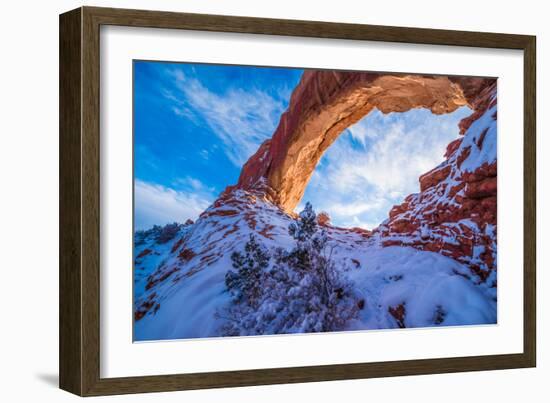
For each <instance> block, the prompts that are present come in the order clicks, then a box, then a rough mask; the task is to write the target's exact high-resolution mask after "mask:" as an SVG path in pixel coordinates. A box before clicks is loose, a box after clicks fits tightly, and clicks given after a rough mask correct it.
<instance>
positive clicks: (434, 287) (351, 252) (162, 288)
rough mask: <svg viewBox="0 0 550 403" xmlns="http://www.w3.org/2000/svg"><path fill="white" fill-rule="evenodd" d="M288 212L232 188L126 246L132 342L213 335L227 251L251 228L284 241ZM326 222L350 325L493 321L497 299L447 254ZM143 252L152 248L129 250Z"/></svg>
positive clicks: (265, 238) (225, 299) (223, 296)
mask: <svg viewBox="0 0 550 403" xmlns="http://www.w3.org/2000/svg"><path fill="white" fill-rule="evenodd" d="M293 219H294V218H293V217H290V216H289V215H287V214H285V213H284V212H283V211H282V210H280V209H279V208H278V207H276V206H274V205H273V204H271V203H270V202H268V201H266V200H263V199H262V198H260V197H258V196H257V195H255V194H252V193H249V192H245V191H242V190H234V191H232V192H230V193H228V194H225V195H224V196H223V197H222V199H220V200H218V202H216V203H215V204H214V205H213V206H211V207H210V208H209V209H208V210H206V211H205V212H204V213H203V214H202V216H201V217H200V218H199V219H198V220H197V221H196V222H195V223H194V224H189V225H184V226H180V227H179V229H178V232H177V233H176V234H175V236H174V237H173V238H172V239H171V240H170V241H168V242H166V243H163V244H158V243H157V242H156V241H155V237H157V236H158V231H157V232H156V233H154V232H152V233H150V234H148V236H146V237H145V239H144V240H143V241H142V243H141V244H140V245H139V246H137V247H136V251H135V254H136V269H135V270H136V276H135V311H136V317H135V319H136V321H135V338H136V340H138V341H139V340H158V339H179V338H195V337H212V336H219V335H220V334H219V331H220V326H221V325H222V324H223V320H221V319H219V318H217V317H216V315H215V314H216V312H217V311H218V310H220V309H222V308H223V307H224V306H226V304H228V303H229V302H230V297H229V294H228V292H227V290H226V286H225V281H224V279H225V274H226V272H227V270H228V269H229V268H230V267H231V261H230V258H229V256H230V254H231V251H233V250H241V249H242V245H243V244H244V243H245V242H246V240H247V239H248V237H249V234H250V233H254V234H256V235H257V237H258V239H259V241H260V242H262V243H263V244H264V245H265V246H266V247H267V248H270V249H274V248H275V247H277V246H283V247H285V246H286V247H287V248H290V246H291V244H292V238H291V237H290V236H289V234H288V230H287V229H288V225H289V224H290V223H291V222H292V221H293ZM325 230H326V231H327V233H328V236H329V239H330V241H329V243H330V246H332V247H334V259H335V260H336V261H337V266H338V268H339V270H341V271H342V273H343V274H344V275H345V276H347V277H348V278H349V279H350V280H351V281H352V282H353V283H354V285H355V287H356V291H357V295H358V299H363V300H364V301H365V304H364V307H363V309H362V310H361V311H360V314H359V317H358V319H357V320H354V321H353V322H352V323H350V324H349V329H350V330H354V329H378V328H392V327H400V326H401V327H403V326H404V327H418V326H434V325H457V324H477V323H495V321H496V303H495V301H494V299H493V298H492V297H491V295H490V293H487V288H486V286H485V285H484V284H481V285H476V282H475V281H473V280H472V279H471V272H470V270H469V269H468V267H466V266H465V265H463V264H460V263H459V262H457V261H456V260H453V259H451V258H448V257H445V256H442V255H440V254H438V253H434V252H427V251H419V250H417V249H414V248H412V247H396V246H393V247H383V246H382V245H381V242H380V240H379V239H377V238H376V237H372V236H370V235H369V234H368V233H366V232H357V231H354V230H350V229H342V228H335V227H330V226H327V227H325ZM144 250H150V251H151V252H148V253H147V254H146V255H145V256H142V257H140V258H138V256H140V255H143V251H144ZM400 306H401V307H402V308H400ZM400 309H402V310H404V314H403V315H402V316H403V318H402V320H401V319H400V315H399V313H398V312H399V310H400ZM392 311H393V314H392Z"/></svg>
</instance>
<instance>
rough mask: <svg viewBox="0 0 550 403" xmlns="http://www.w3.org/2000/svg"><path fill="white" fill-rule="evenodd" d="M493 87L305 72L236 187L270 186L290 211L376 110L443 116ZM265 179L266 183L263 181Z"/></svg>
mask: <svg viewBox="0 0 550 403" xmlns="http://www.w3.org/2000/svg"><path fill="white" fill-rule="evenodd" d="M493 82H494V80H492V79H485V78H455V77H447V76H433V75H432V76H428V75H410V74H407V75H397V74H387V73H360V72H338V71H306V72H305V73H304V74H303V76H302V78H301V80H300V83H299V84H298V85H297V86H296V88H295V89H294V91H293V93H292V96H291V99H290V103H289V107H288V109H287V111H286V112H285V113H284V114H283V115H282V116H281V119H280V122H279V125H278V127H277V129H276V130H275V133H274V134H273V136H272V138H271V139H269V140H267V141H265V142H264V143H263V144H262V145H261V146H260V148H259V149H258V151H257V152H256V153H255V154H254V155H253V156H252V157H251V158H250V159H249V160H248V161H247V162H246V163H245V165H244V166H243V169H242V171H241V175H240V177H239V181H238V184H237V187H238V188H242V189H247V190H251V189H254V188H255V187H257V186H258V185H259V184H260V183H264V182H266V183H265V184H267V185H268V186H267V188H268V189H269V196H270V198H271V200H272V201H273V202H274V203H276V204H278V205H279V206H281V207H282V208H283V209H284V210H286V211H292V210H293V209H294V208H295V207H296V205H297V204H298V203H299V201H300V200H301V198H302V196H303V194H304V191H305V188H306V186H307V183H308V182H309V179H310V177H311V175H312V173H313V171H314V169H315V167H316V165H317V163H318V162H319V160H320V158H321V156H322V155H323V153H324V152H325V151H326V150H327V148H328V147H329V146H330V145H331V144H332V143H333V142H334V141H335V140H336V138H337V137H338V136H339V135H340V134H341V133H342V132H343V131H344V130H345V129H346V128H347V127H349V126H350V125H352V124H354V123H356V122H357V121H359V120H360V119H361V118H363V117H364V116H366V115H367V114H368V113H370V112H371V111H372V110H373V109H374V108H378V109H379V110H380V111H382V112H383V113H389V112H405V111H408V110H410V109H413V108H427V109H430V110H431V111H432V112H433V113H436V114H443V113H449V112H452V111H454V110H456V109H457V108H458V107H460V106H463V105H470V106H474V105H475V100H476V97H477V96H478V95H479V94H480V93H481V92H482V91H483V89H484V88H486V87H487V86H489V85H491V84H492V83H493ZM262 178H265V179H263V180H262Z"/></svg>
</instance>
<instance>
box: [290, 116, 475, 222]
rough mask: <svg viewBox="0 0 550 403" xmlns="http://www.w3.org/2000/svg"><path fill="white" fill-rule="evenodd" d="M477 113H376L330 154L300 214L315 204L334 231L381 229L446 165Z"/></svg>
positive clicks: (315, 174) (324, 158)
mask: <svg viewBox="0 0 550 403" xmlns="http://www.w3.org/2000/svg"><path fill="white" fill-rule="evenodd" d="M471 113H472V111H471V109H470V108H469V107H468V106H462V107H460V108H458V109H457V110H455V111H453V112H450V113H448V114H442V115H437V114H433V113H432V112H431V111H430V110H428V109H412V110H409V111H406V112H392V113H388V114H383V113H382V112H380V111H378V110H373V111H372V112H371V113H369V114H368V115H366V116H364V117H363V118H362V119H361V120H359V121H358V122H357V123H355V124H353V125H351V126H350V127H348V128H347V129H345V130H344V131H343V132H342V133H341V134H340V135H339V136H338V138H337V139H336V140H335V141H334V143H333V144H332V145H331V146H330V147H329V148H328V149H327V150H326V151H325V152H324V154H323V155H322V156H321V158H320V160H319V162H318V164H317V166H316V167H315V169H314V171H313V173H312V175H311V178H310V180H309V182H308V183H307V184H306V187H305V190H304V195H303V197H302V199H301V201H300V202H299V204H298V205H297V206H296V207H295V209H294V211H295V212H299V211H300V210H301V209H302V208H303V206H304V204H305V203H306V202H310V203H312V205H313V206H314V208H315V209H316V211H317V212H323V213H324V214H323V217H324V219H325V220H326V222H330V223H331V225H333V226H337V227H345V228H351V227H359V228H362V229H367V230H372V229H374V228H376V227H378V225H379V224H381V223H382V222H383V221H384V220H385V219H387V217H388V212H389V211H390V209H391V208H392V207H393V206H394V205H397V204H401V203H402V202H403V200H404V199H405V197H406V196H408V195H409V194H412V193H417V192H419V190H420V185H419V177H420V176H421V175H422V174H424V173H426V172H428V171H429V170H431V169H432V168H434V167H436V166H437V165H439V164H440V163H442V162H443V161H444V158H445V157H444V154H445V151H446V148H447V146H448V144H449V143H451V142H452V141H453V140H456V139H457V138H459V137H460V134H459V128H458V124H459V122H460V121H461V120H462V119H464V118H465V117H467V116H468V115H470V114H471Z"/></svg>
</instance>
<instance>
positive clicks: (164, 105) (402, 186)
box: [134, 61, 469, 229]
mask: <svg viewBox="0 0 550 403" xmlns="http://www.w3.org/2000/svg"><path fill="white" fill-rule="evenodd" d="M301 74H302V70H299V69H288V68H264V67H242V66H221V65H204V64H184V63H159V62H144V61H136V62H134V136H135V139H134V152H135V154H134V169H135V183H134V184H135V227H136V229H145V228H149V227H151V226H152V225H154V224H159V225H162V224H166V223H168V222H173V221H178V222H184V221H185V220H186V219H187V218H192V219H195V218H197V216H198V215H199V214H200V213H201V212H202V211H203V210H204V209H205V208H207V207H208V205H209V204H210V203H211V202H212V201H214V200H215V199H216V197H217V195H218V194H219V193H220V192H221V191H223V189H225V187H226V186H228V185H232V184H235V183H236V181H237V179H238V177H239V173H240V169H241V166H242V164H243V163H244V162H246V160H247V159H248V158H249V157H250V156H251V155H252V154H254V152H255V151H256V150H257V148H258V146H259V145H260V144H261V143H262V142H263V141H264V140H265V139H267V138H270V137H271V135H272V133H273V131H274V130H275V128H276V126H277V124H278V121H279V118H280V115H281V113H282V112H284V110H285V109H286V108H287V106H288V100H289V98H290V94H291V92H292V89H293V88H294V87H295V86H296V84H297V83H298V81H299V79H300V76H301ZM468 113H469V111H468V110H467V108H461V109H459V110H458V111H456V112H455V113H453V114H449V115H443V116H435V115H432V114H431V113H430V112H429V111H426V110H413V111H409V112H406V113H402V114H396V113H392V114H388V115H383V114H381V113H379V112H377V111H374V112H373V113H371V114H369V115H368V116H367V117H365V118H363V119H362V120H361V121H360V122H358V123H357V124H356V125H354V126H352V127H350V128H348V129H347V130H346V131H345V132H344V133H343V134H342V135H341V136H340V137H339V138H338V140H337V141H336V142H335V143H334V144H333V145H332V146H331V147H330V148H329V150H328V151H327V152H326V153H325V155H324V156H323V158H322V159H321V161H320V163H319V165H318V166H317V169H316V170H315V172H314V175H313V177H312V179H311V181H310V183H309V184H308V187H307V189H306V193H305V195H304V199H303V202H304V203H305V201H311V202H312V203H313V206H314V208H316V210H318V211H321V210H324V211H327V212H328V213H329V214H330V215H331V217H332V221H333V223H334V224H336V225H341V226H363V227H366V228H372V227H373V226H375V225H377V224H379V223H380V222H381V221H383V220H384V219H385V218H386V217H387V213H388V211H389V209H390V208H391V206H392V205H393V204H397V203H399V202H401V200H402V199H403V198H404V197H405V196H406V195H407V194H409V193H413V192H416V191H418V176H419V174H421V173H423V172H425V171H427V170H429V169H430V168H432V167H434V166H435V165H437V163H439V162H441V161H442V160H443V152H444V151H445V147H446V145H447V144H448V143H449V142H450V141H451V140H452V139H454V138H456V137H457V136H458V129H457V123H458V121H459V120H460V119H461V118H462V117H464V116H466V115H468ZM302 204H303V203H302Z"/></svg>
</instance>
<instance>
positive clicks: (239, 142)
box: [164, 70, 284, 167]
mask: <svg viewBox="0 0 550 403" xmlns="http://www.w3.org/2000/svg"><path fill="white" fill-rule="evenodd" d="M169 74H170V75H171V76H172V77H173V79H174V80H175V84H176V88H177V89H178V90H179V91H180V92H178V93H174V92H170V91H164V96H165V97H166V98H167V99H169V100H171V101H173V102H174V103H175V106H174V107H173V111H174V113H176V114H177V115H179V116H182V117H185V118H191V119H194V120H195V121H196V119H197V117H200V118H201V119H202V120H204V122H205V123H206V124H207V125H208V126H210V128H211V129H212V131H213V132H214V134H215V135H216V136H218V138H219V139H220V140H221V141H222V142H223V144H224V145H225V146H226V150H225V152H226V154H227V156H228V157H229V159H230V160H231V161H232V162H233V163H234V164H235V165H236V166H238V167H241V166H242V165H243V164H244V163H245V162H246V160H247V159H248V158H249V157H250V156H251V155H252V154H254V153H255V152H256V150H257V149H258V146H259V145H260V144H261V143H262V142H263V141H264V140H266V139H267V138H269V137H271V135H272V134H273V132H274V131H275V128H276V126H277V124H278V123H279V118H280V116H281V113H282V112H283V111H284V104H283V102H282V101H281V100H277V99H275V98H273V97H272V96H270V95H269V94H267V93H266V92H263V91H260V90H251V91H244V90H242V89H229V90H227V91H226V92H224V93H222V94H218V93H215V92H213V91H210V90H209V89H208V88H207V87H205V86H204V85H203V84H202V83H201V82H200V81H199V80H198V79H197V78H195V77H192V76H189V75H186V74H184V73H183V72H182V71H181V70H170V71H169Z"/></svg>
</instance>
